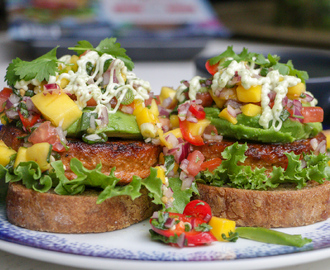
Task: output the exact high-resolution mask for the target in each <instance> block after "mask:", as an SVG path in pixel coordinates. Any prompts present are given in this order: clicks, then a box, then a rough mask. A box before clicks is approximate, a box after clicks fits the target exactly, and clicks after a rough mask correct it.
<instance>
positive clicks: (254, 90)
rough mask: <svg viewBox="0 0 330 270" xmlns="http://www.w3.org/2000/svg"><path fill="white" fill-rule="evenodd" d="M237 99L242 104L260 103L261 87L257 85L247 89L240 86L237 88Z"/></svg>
mask: <svg viewBox="0 0 330 270" xmlns="http://www.w3.org/2000/svg"><path fill="white" fill-rule="evenodd" d="M236 92H237V98H238V100H239V101H241V102H246V103H249V102H260V101H261V85H255V86H252V87H250V88H249V89H245V88H244V87H243V86H241V85H239V86H237V88H236Z"/></svg>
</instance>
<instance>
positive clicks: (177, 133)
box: [164, 128, 182, 138]
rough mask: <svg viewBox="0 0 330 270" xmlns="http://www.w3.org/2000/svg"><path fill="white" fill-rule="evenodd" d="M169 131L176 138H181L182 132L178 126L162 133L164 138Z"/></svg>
mask: <svg viewBox="0 0 330 270" xmlns="http://www.w3.org/2000/svg"><path fill="white" fill-rule="evenodd" d="M170 133H172V134H173V135H174V136H175V137H176V138H182V133H181V129H180V128H175V129H172V130H170V131H168V132H166V133H165V134H164V137H165V138H166V136H167V135H169V134H170Z"/></svg>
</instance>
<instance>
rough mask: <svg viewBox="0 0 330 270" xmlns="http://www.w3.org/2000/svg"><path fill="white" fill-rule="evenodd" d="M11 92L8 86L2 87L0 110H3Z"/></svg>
mask: <svg viewBox="0 0 330 270" xmlns="http://www.w3.org/2000/svg"><path fill="white" fill-rule="evenodd" d="M12 93H13V90H12V89H11V88H8V87H4V88H3V89H2V91H1V92H0V112H3V110H4V108H5V105H6V101H7V99H8V98H9V97H10V95H11V94H12Z"/></svg>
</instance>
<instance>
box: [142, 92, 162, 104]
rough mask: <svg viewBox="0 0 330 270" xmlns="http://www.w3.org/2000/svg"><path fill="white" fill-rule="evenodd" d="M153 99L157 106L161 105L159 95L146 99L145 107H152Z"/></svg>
mask: <svg viewBox="0 0 330 270" xmlns="http://www.w3.org/2000/svg"><path fill="white" fill-rule="evenodd" d="M153 99H154V100H155V101H156V104H157V105H159V104H160V101H159V95H154V96H151V97H150V98H148V99H146V100H145V101H144V104H145V106H146V107H147V106H150V105H151V101H152V100H153Z"/></svg>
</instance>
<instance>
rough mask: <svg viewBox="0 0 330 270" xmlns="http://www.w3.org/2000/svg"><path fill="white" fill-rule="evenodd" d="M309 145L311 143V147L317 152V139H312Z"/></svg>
mask: <svg viewBox="0 0 330 270" xmlns="http://www.w3.org/2000/svg"><path fill="white" fill-rule="evenodd" d="M309 143H310V145H311V147H312V148H313V150H316V148H317V147H318V145H319V143H318V141H317V139H315V138H313V139H311V140H310V142H309Z"/></svg>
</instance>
